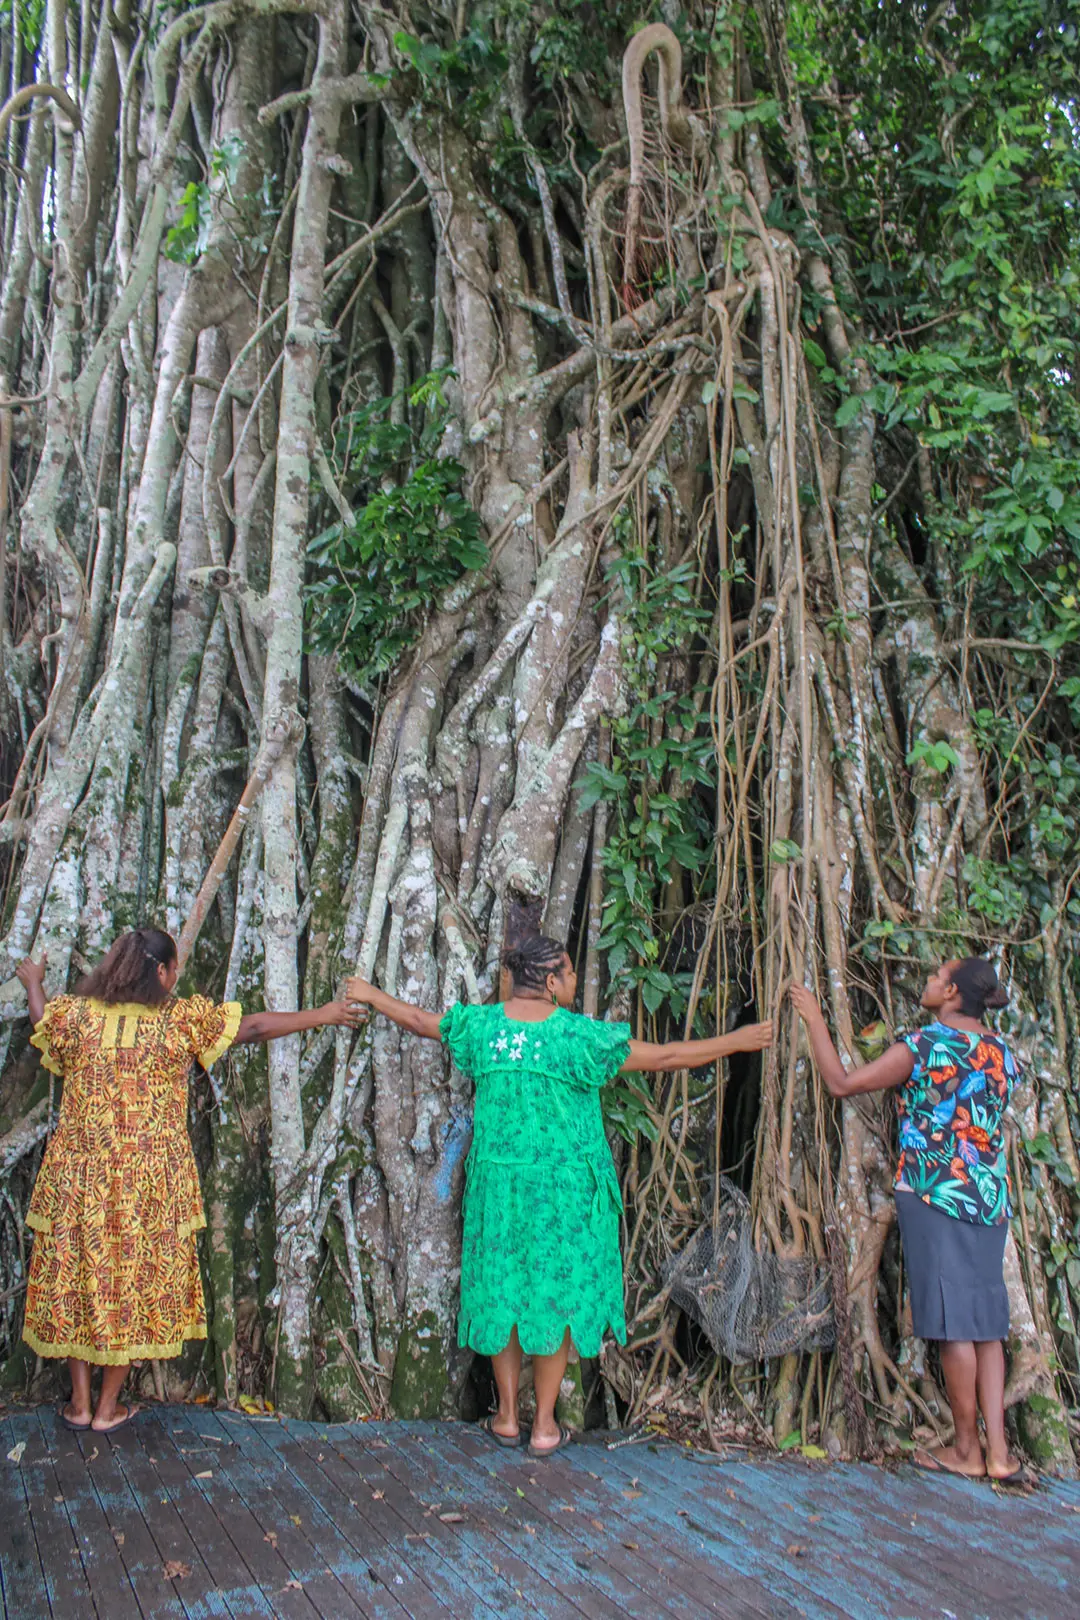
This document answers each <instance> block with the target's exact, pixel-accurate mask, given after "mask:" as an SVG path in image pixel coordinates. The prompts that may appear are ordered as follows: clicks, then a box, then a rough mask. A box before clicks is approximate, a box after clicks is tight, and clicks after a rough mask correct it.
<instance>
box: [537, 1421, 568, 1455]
mask: <svg viewBox="0 0 1080 1620" xmlns="http://www.w3.org/2000/svg"><path fill="white" fill-rule="evenodd" d="M561 1440H562V1429H561V1428H560V1427H559V1425H558V1424H557V1423H556V1422H555V1421H554V1419H549V1421H548V1422H547V1423H534V1424H533V1426H532V1434H531V1435H530V1437H529V1444H530V1446H531V1447H532V1449H533V1450H534V1451H554V1450H556V1448H557V1447H558V1445H559V1442H560V1441H561Z"/></svg>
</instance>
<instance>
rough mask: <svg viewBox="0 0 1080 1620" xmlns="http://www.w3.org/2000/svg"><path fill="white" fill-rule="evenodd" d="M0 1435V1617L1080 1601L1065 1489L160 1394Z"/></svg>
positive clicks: (997, 1606)
mask: <svg viewBox="0 0 1080 1620" xmlns="http://www.w3.org/2000/svg"><path fill="white" fill-rule="evenodd" d="M0 1431H2V1432H0V1439H2V1442H3V1444H2V1447H0V1572H2V1583H3V1612H4V1615H5V1616H6V1617H8V1620H51V1617H55V1620H210V1617H221V1620H247V1617H248V1616H260V1617H263V1620H266V1617H270V1616H275V1617H276V1616H281V1617H283V1620H358V1617H359V1616H363V1615H371V1616H380V1617H382V1616H385V1617H386V1620H402V1617H403V1616H413V1617H415V1620H425V1617H428V1616H432V1615H450V1616H454V1617H455V1620H471V1617H473V1616H477V1617H494V1616H515V1617H521V1620H526V1617H528V1620H532V1617H534V1616H559V1617H563V1616H565V1617H567V1620H572V1617H577V1616H588V1617H589V1620H598V1617H614V1616H620V1615H636V1616H642V1617H646V1620H660V1617H669V1616H670V1617H675V1616H678V1617H680V1620H685V1617H688V1616H692V1617H696V1616H713V1617H717V1620H761V1617H768V1620H788V1617H790V1616H795V1615H807V1616H814V1617H818V1616H821V1617H826V1616H828V1617H834V1620H839V1617H859V1620H884V1617H892V1620H924V1617H925V1620H930V1617H931V1616H932V1617H934V1620H940V1617H955V1620H976V1617H978V1620H1076V1616H1078V1615H1080V1487H1078V1486H1076V1485H1054V1486H1052V1487H1046V1488H1040V1489H1039V1490H1037V1491H1035V1492H1034V1493H1032V1494H1031V1495H1023V1496H1022V1495H1015V1494H1014V1495H1006V1494H997V1493H995V1492H994V1491H993V1490H991V1489H990V1488H989V1487H988V1486H986V1485H975V1484H968V1483H965V1482H962V1481H956V1480H951V1479H937V1478H929V1477H927V1476H924V1475H922V1474H916V1473H915V1472H914V1471H913V1470H912V1469H910V1468H903V1469H901V1470H899V1472H895V1473H889V1472H886V1471H885V1470H882V1469H877V1468H871V1467H847V1466H828V1465H822V1464H814V1463H807V1462H803V1461H797V1460H794V1459H791V1458H784V1459H776V1460H771V1461H750V1460H747V1459H742V1460H739V1459H717V1458H715V1457H705V1456H702V1455H700V1454H690V1453H688V1452H685V1451H680V1450H679V1449H677V1448H676V1447H674V1446H670V1445H663V1444H657V1443H651V1442H640V1441H635V1442H633V1443H625V1442H624V1443H620V1444H616V1445H614V1446H609V1445H608V1444H606V1443H605V1439H604V1438H603V1437H600V1438H598V1439H596V1440H587V1441H583V1442H582V1443H580V1444H578V1445H575V1446H574V1447H572V1448H571V1449H570V1450H569V1451H568V1452H566V1453H565V1454H564V1455H561V1456H560V1457H558V1458H555V1459H553V1460H551V1461H550V1462H531V1461H530V1460H529V1459H528V1457H527V1456H526V1455H525V1454H524V1453H523V1452H510V1451H500V1450H498V1449H497V1448H495V1447H494V1446H493V1445H492V1444H491V1443H490V1442H489V1441H486V1440H485V1439H484V1438H483V1437H482V1436H480V1435H478V1434H476V1433H475V1432H474V1431H472V1430H470V1429H469V1428H467V1427H465V1426H462V1425H456V1424H422V1423H400V1424H378V1425H377V1424H362V1425H341V1426H333V1427H327V1426H323V1425H319V1424H310V1423H307V1424H305V1423H284V1422H278V1421H277V1420H275V1419H262V1420H256V1419H250V1418H245V1417H242V1416H240V1415H238V1414H234V1413H229V1412H213V1411H210V1410H208V1409H205V1408H200V1407H182V1406H169V1407H158V1408H152V1409H150V1410H148V1411H146V1412H144V1413H142V1414H140V1416H139V1417H138V1419H137V1420H136V1423H135V1424H134V1425H133V1427H132V1428H131V1429H130V1430H128V1431H126V1432H124V1433H122V1434H118V1435H117V1436H116V1438H115V1440H113V1441H109V1440H108V1439H103V1438H102V1437H100V1436H92V1435H73V1434H69V1433H68V1431H67V1430H65V1429H63V1428H62V1427H61V1425H60V1424H59V1422H58V1421H57V1418H56V1414H55V1412H54V1411H53V1410H51V1409H50V1408H39V1409H37V1410H26V1411H22V1412H17V1413H15V1414H9V1415H8V1416H7V1417H5V1418H4V1419H3V1421H2V1423H0ZM20 1448H21V1449H20Z"/></svg>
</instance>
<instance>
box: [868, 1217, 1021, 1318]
mask: <svg viewBox="0 0 1080 1620" xmlns="http://www.w3.org/2000/svg"><path fill="white" fill-rule="evenodd" d="M896 1219H897V1222H898V1224H899V1227H900V1240H901V1242H902V1244H903V1246H904V1265H905V1267H906V1268H907V1275H908V1285H909V1287H910V1290H911V1326H912V1331H913V1332H914V1334H915V1337H916V1338H917V1339H971V1340H974V1341H975V1342H976V1343H980V1342H982V1341H985V1340H989V1339H1004V1338H1006V1337H1007V1336H1008V1332H1009V1295H1008V1291H1007V1289H1006V1287H1005V1279H1004V1277H1003V1276H1002V1262H1003V1260H1004V1256H1005V1239H1006V1237H1007V1236H1008V1232H1009V1223H1008V1221H1002V1222H1001V1223H1000V1225H998V1226H984V1225H982V1224H976V1222H974V1221H961V1220H958V1219H957V1218H956V1216H954V1215H946V1214H945V1212H944V1210H940V1209H936V1208H935V1207H934V1206H933V1205H932V1204H924V1203H923V1201H922V1199H921V1198H919V1197H917V1196H916V1194H915V1193H912V1192H898V1193H897V1194H896Z"/></svg>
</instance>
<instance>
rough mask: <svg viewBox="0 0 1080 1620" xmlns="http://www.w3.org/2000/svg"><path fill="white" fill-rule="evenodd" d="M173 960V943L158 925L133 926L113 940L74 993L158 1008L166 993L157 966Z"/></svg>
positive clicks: (100, 999) (174, 946)
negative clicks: (105, 953)
mask: <svg viewBox="0 0 1080 1620" xmlns="http://www.w3.org/2000/svg"><path fill="white" fill-rule="evenodd" d="M175 961H176V942H175V940H174V939H173V938H172V936H171V935H170V934H166V933H164V932H163V931H162V930H161V929H160V928H133V929H132V930H131V933H130V934H121V935H120V938H119V939H117V940H114V941H113V944H112V946H111V948H110V950H109V953H108V955H107V956H106V957H105V958H104V959H103V960H102V961H100V962H99V963H98V965H97V967H96V968H95V969H94V971H93V972H92V973H88V974H87V975H86V977H85V979H83V980H82V981H81V982H80V984H79V985H78V987H77V988H76V991H75V994H76V995H77V996H93V997H94V999H95V1001H105V1002H110V1003H112V1004H113V1005H114V1006H115V1005H116V1004H117V1003H118V1002H122V1001H134V1002H137V1003H138V1004H139V1005H140V1006H143V1007H159V1006H160V1005H161V1003H162V1002H163V1001H167V1000H168V999H169V992H168V991H167V990H166V989H165V986H164V985H163V984H162V982H161V980H160V979H159V978H158V968H159V967H166V968H167V967H171V966H172V964H173V963H174V962H175Z"/></svg>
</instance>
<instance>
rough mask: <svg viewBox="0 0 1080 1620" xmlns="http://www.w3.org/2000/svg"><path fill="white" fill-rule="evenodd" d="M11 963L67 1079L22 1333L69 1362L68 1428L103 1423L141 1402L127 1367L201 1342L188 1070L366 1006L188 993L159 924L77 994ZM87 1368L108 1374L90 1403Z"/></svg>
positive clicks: (50, 1065)
mask: <svg viewBox="0 0 1080 1620" xmlns="http://www.w3.org/2000/svg"><path fill="white" fill-rule="evenodd" d="M16 971H17V972H18V976H19V979H20V980H21V982H22V984H23V985H24V986H25V988H26V995H27V1000H28V1002H29V1004H30V1017H31V1020H32V1021H33V1024H34V1034H33V1036H32V1041H33V1044H34V1045H35V1046H36V1047H37V1048H38V1049H39V1051H40V1052H41V1061H42V1063H43V1064H44V1066H45V1068H47V1069H48V1070H50V1071H51V1073H53V1074H57V1075H62V1076H63V1080H64V1092H63V1098H62V1101H61V1104H60V1118H59V1121H58V1124H57V1127H56V1133H55V1135H54V1136H53V1138H52V1140H51V1141H50V1143H49V1145H48V1147H47V1148H46V1150H45V1157H44V1159H43V1160H42V1164H41V1169H40V1170H39V1172H38V1178H37V1182H36V1184H35V1186H34V1195H33V1197H32V1198H31V1200H30V1210H29V1213H28V1214H27V1217H26V1224H27V1226H29V1227H30V1228H31V1229H32V1231H33V1232H34V1234H35V1236H34V1249H33V1254H32V1256H31V1260H30V1275H29V1279H28V1282H27V1288H26V1315H25V1320H24V1325H23V1337H24V1338H25V1340H26V1342H27V1343H28V1344H29V1345H30V1347H31V1349H33V1350H35V1351H36V1352H37V1353H38V1355H39V1356H62V1357H66V1358H67V1362H68V1368H69V1370H70V1373H71V1400H70V1402H68V1403H67V1404H66V1405H65V1406H63V1407H61V1410H60V1416H61V1419H62V1421H63V1422H64V1423H65V1424H66V1425H67V1427H68V1428H69V1429H90V1428H92V1429H94V1430H95V1431H96V1432H99V1433H101V1432H107V1431H111V1430H113V1429H118V1428H120V1427H121V1426H122V1425H123V1424H125V1423H127V1422H128V1421H129V1420H130V1418H131V1416H132V1414H133V1412H134V1411H135V1410H136V1408H134V1407H132V1406H130V1405H129V1406H118V1405H117V1397H118V1396H119V1394H120V1387H121V1385H122V1384H123V1382H124V1377H125V1375H126V1373H127V1369H128V1363H129V1362H131V1361H136V1360H138V1361H142V1360H148V1359H151V1358H153V1359H154V1360H165V1359H166V1358H168V1357H170V1356H177V1355H179V1354H180V1351H181V1350H182V1348H183V1346H184V1344H185V1342H186V1341H187V1340H188V1339H205V1338H206V1307H205V1305H204V1303H203V1290H202V1279H201V1277H200V1275H199V1259H198V1254H197V1252H196V1248H195V1233H196V1232H197V1231H198V1230H199V1229H200V1227H204V1226H205V1225H206V1216H205V1215H204V1214H203V1206H202V1198H201V1196H200V1193H199V1177H198V1171H197V1170H196V1167H195V1158H194V1155H193V1153H192V1151H191V1143H190V1141H189V1140H188V1134H187V1097H188V1074H189V1072H190V1070H191V1065H192V1063H193V1062H194V1061H195V1060H196V1059H198V1061H199V1062H200V1063H201V1064H202V1067H203V1068H204V1069H209V1068H210V1066H211V1064H213V1063H216V1062H217V1060H218V1058H220V1057H221V1056H222V1054H223V1053H224V1052H226V1051H227V1050H228V1048H229V1047H230V1046H232V1045H234V1044H238V1043H240V1042H243V1041H271V1040H276V1039H277V1038H278V1037H279V1036H282V1035H293V1034H295V1033H297V1032H298V1031H300V1030H303V1029H316V1028H318V1027H319V1026H320V1025H323V1024H350V1025H355V1024H357V1023H359V1022H360V1019H361V1016H362V1015H361V1014H359V1013H358V1012H356V1011H354V1010H352V1009H351V1008H349V1007H346V1006H345V1004H344V1003H343V1002H332V1003H330V1004H329V1005H328V1006H326V1007H317V1008H314V1009H313V1010H312V1011H310V1012H295V1013H294V1012H284V1013H269V1012H263V1013H251V1014H247V1015H245V1014H244V1013H243V1011H242V1009H241V1008H240V1005H239V1003H237V1002H235V1001H229V1002H226V1003H225V1004H224V1005H223V1006H217V1005H215V1004H214V1002H212V1001H209V1000H208V999H207V997H206V996H186V997H180V998H178V997H176V996H174V995H173V990H174V989H175V986H176V981H177V978H178V977H179V969H178V967H177V960H176V946H175V944H174V943H173V941H172V939H171V938H170V936H169V935H168V934H165V933H162V932H161V930H160V929H157V928H136V929H135V930H134V931H133V932H132V933H129V934H123V935H121V937H120V938H119V939H118V940H117V941H116V942H115V944H114V945H113V947H112V949H111V950H110V951H109V953H108V955H107V956H106V957H105V959H104V961H103V962H101V963H100V964H99V966H98V967H97V968H95V970H94V972H93V973H91V974H90V976H89V977H88V978H86V979H84V980H83V982H82V983H81V984H80V986H79V989H78V993H77V994H76V995H73V996H55V997H54V998H53V999H52V1001H49V1002H46V1000H45V989H44V981H45V958H44V957H42V959H41V961H40V962H32V961H30V960H27V961H25V962H23V963H21V965H20V966H19V968H18V969H17V970H16ZM92 1365H95V1366H100V1367H102V1368H103V1369H104V1371H103V1374H102V1380H101V1394H100V1395H99V1397H98V1401H97V1405H96V1407H92V1404H91V1399H90V1368H91V1366H92Z"/></svg>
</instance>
